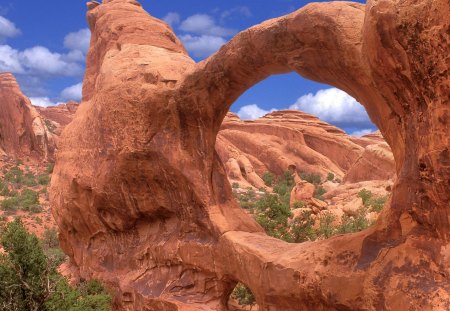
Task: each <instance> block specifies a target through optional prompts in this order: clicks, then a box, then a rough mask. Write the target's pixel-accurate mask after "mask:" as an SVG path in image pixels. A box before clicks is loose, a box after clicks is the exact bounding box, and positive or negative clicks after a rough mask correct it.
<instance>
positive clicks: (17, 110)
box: [0, 72, 54, 160]
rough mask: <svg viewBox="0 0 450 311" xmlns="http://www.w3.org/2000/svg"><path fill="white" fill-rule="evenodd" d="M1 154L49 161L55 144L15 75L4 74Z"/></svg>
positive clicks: (0, 92)
mask: <svg viewBox="0 0 450 311" xmlns="http://www.w3.org/2000/svg"><path fill="white" fill-rule="evenodd" d="M0 110H1V113H0V154H2V155H7V156H12V157H18V158H23V157H30V158H32V159H40V160H46V159H48V158H49V157H51V155H52V152H53V149H54V142H53V140H52V135H51V133H50V132H49V131H48V129H47V127H46V125H45V122H44V120H43V119H42V118H41V117H40V115H39V113H38V112H37V111H36V109H35V108H34V107H33V106H32V105H31V102H30V100H29V99H28V98H27V97H26V96H25V95H24V94H23V93H22V91H21V90H20V87H19V85H18V84H17V81H16V78H15V77H14V75H12V74H11V73H7V72H3V73H0Z"/></svg>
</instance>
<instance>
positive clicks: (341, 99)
mask: <svg viewBox="0 0 450 311" xmlns="http://www.w3.org/2000/svg"><path fill="white" fill-rule="evenodd" d="M290 109H297V110H301V111H304V112H307V113H310V114H313V115H315V116H317V117H319V118H320V119H322V120H324V121H327V122H329V123H332V124H335V125H336V126H339V127H341V128H346V127H353V128H357V129H368V128H373V127H374V125H373V124H372V122H371V121H370V119H369V116H368V115H367V112H366V111H365V109H364V107H363V106H362V105H361V104H360V103H358V102H357V101H356V100H355V99H354V98H353V97H351V96H350V95H348V94H347V93H345V92H344V91H341V90H339V89H337V88H330V89H325V90H320V91H318V92H317V93H316V94H312V93H309V94H306V95H303V96H302V97H300V98H299V99H297V101H296V102H295V104H293V105H292V106H291V107H290Z"/></svg>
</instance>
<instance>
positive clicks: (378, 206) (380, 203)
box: [358, 188, 388, 213]
mask: <svg viewBox="0 0 450 311" xmlns="http://www.w3.org/2000/svg"><path fill="white" fill-rule="evenodd" d="M358 197H360V198H361V199H362V201H363V204H364V206H365V207H366V208H367V209H369V210H370V211H372V212H377V213H379V212H381V210H382V209H383V207H384V204H385V203H386V201H387V199H388V196H381V197H376V196H374V195H373V194H372V192H370V191H369V190H367V189H365V188H363V189H361V191H359V192H358Z"/></svg>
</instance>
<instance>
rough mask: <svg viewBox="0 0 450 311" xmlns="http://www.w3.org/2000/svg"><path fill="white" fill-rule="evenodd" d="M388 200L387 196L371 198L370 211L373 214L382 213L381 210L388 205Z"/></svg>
mask: <svg viewBox="0 0 450 311" xmlns="http://www.w3.org/2000/svg"><path fill="white" fill-rule="evenodd" d="M387 199H388V196H387V195H385V196H382V197H372V198H370V200H369V204H368V205H370V210H371V211H372V212H377V213H379V212H381V210H382V209H383V207H384V204H386V201H387Z"/></svg>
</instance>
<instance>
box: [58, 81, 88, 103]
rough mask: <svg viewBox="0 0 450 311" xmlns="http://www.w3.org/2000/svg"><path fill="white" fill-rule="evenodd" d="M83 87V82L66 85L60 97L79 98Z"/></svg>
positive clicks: (65, 98)
mask: <svg viewBox="0 0 450 311" xmlns="http://www.w3.org/2000/svg"><path fill="white" fill-rule="evenodd" d="M82 89H83V83H81V82H80V83H78V84H75V85H72V86H69V87H66V88H65V89H64V90H62V92H61V98H63V99H64V100H76V101H80V100H81V93H82Z"/></svg>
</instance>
